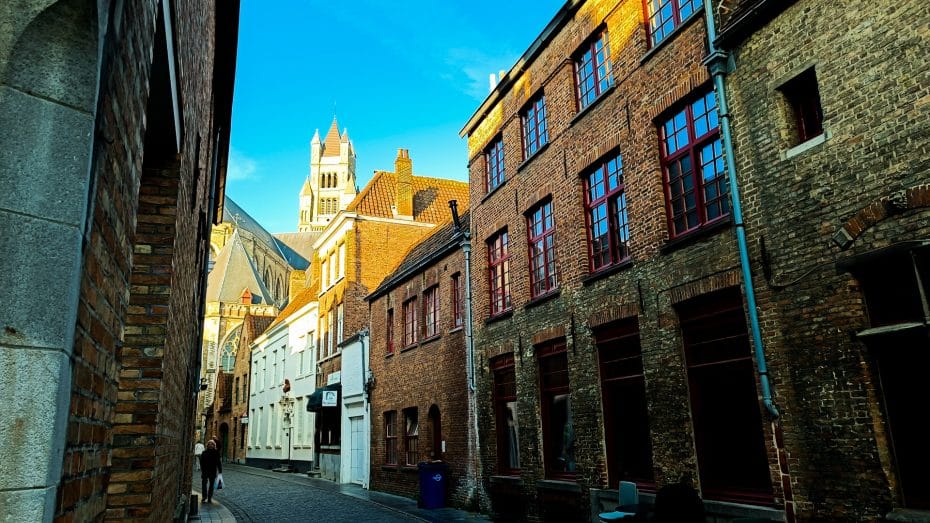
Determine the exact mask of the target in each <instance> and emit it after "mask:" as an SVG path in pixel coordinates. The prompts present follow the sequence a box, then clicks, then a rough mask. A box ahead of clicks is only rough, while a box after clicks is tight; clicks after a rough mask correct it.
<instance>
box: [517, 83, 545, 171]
mask: <svg viewBox="0 0 930 523" xmlns="http://www.w3.org/2000/svg"><path fill="white" fill-rule="evenodd" d="M520 120H521V121H522V123H523V159H524V160H525V159H527V158H529V157H530V156H533V155H534V154H536V152H537V151H539V149H541V148H542V146H543V145H546V143H547V142H549V132H548V130H547V129H546V97H545V96H543V95H542V94H540V95H539V96H538V97H537V98H536V99H534V100H533V101H531V102H530V103H529V105H527V106H526V109H524V110H523V112H522V113H521V114H520Z"/></svg>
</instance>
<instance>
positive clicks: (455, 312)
mask: <svg viewBox="0 0 930 523" xmlns="http://www.w3.org/2000/svg"><path fill="white" fill-rule="evenodd" d="M464 302H465V300H464V291H463V290H462V274H461V273H458V272H457V273H455V274H453V275H452V322H453V327H461V326H462V324H463V314H462V308H463V306H464Z"/></svg>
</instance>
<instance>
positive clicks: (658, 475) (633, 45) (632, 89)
mask: <svg viewBox="0 0 930 523" xmlns="http://www.w3.org/2000/svg"><path fill="white" fill-rule="evenodd" d="M643 20H644V4H643V2H639V1H635V0H634V1H616V0H612V1H587V2H567V3H566V4H565V6H564V7H563V8H562V10H561V11H560V12H559V13H558V14H557V15H556V18H555V19H554V20H553V22H551V23H550V25H549V26H548V27H547V28H546V30H545V31H544V33H543V34H542V35H541V36H540V37H539V39H537V41H536V42H535V43H534V44H533V46H532V47H531V48H530V50H529V51H527V53H526V54H525V55H524V57H523V58H522V59H521V60H520V61H519V65H518V66H517V67H515V68H514V69H513V70H511V71H510V72H509V73H508V74H507V75H505V76H504V77H503V78H502V80H501V83H500V84H499V85H498V86H497V87H496V88H495V89H494V90H493V91H492V94H491V95H490V97H489V98H488V100H487V101H485V103H484V104H483V105H482V106H481V107H480V108H479V109H478V111H477V112H476V114H475V115H474V116H473V117H472V119H471V120H470V121H469V123H468V124H467V125H466V127H465V129H464V130H463V134H467V135H468V142H469V161H470V173H471V177H470V181H471V198H472V201H473V202H474V203H473V205H472V239H473V241H472V243H473V246H474V267H473V270H472V288H473V298H474V308H473V313H474V322H475V327H474V330H475V346H476V351H477V355H476V357H477V361H478V364H479V367H480V370H479V373H478V384H479V395H478V409H479V420H480V425H481V441H482V450H483V452H482V454H481V459H482V465H483V469H482V470H483V480H484V483H483V485H484V487H485V488H486V489H487V492H488V494H489V496H490V497H489V501H490V508H491V509H492V510H493V511H494V512H497V513H499V514H502V515H503V516H504V517H510V518H519V519H527V520H553V521H554V520H577V519H578V518H579V514H588V513H590V512H594V513H595V514H596V512H598V511H599V510H600V508H601V507H613V506H615V505H616V497H615V496H616V491H615V490H609V491H606V490H605V489H607V488H608V485H611V486H613V485H616V482H617V480H618V479H625V476H623V475H622V474H624V472H623V471H622V469H619V468H618V470H619V473H615V474H614V476H613V477H611V475H610V474H609V470H610V468H611V465H609V464H608V455H607V452H608V451H607V450H606V447H607V444H608V443H609V442H607V441H606V436H605V430H607V428H606V426H607V425H610V424H611V423H624V420H622V419H620V420H616V419H609V418H611V417H616V416H619V413H617V412H608V413H606V414H605V410H606V409H607V407H606V406H605V404H604V398H605V394H606V395H607V396H609V395H610V394H609V393H607V392H604V390H605V389H604V388H603V386H604V385H603V384H602V382H601V379H602V378H603V375H602V372H603V371H602V370H601V369H600V368H599V365H600V364H602V363H603V361H602V358H603V356H599V347H598V345H597V343H596V340H595V334H596V333H597V332H604V331H609V330H610V329H614V328H617V326H619V325H626V324H628V323H629V321H633V320H634V319H635V322H634V324H638V331H637V332H638V343H639V346H641V361H642V368H643V377H642V378H641V379H642V380H643V383H644V388H645V390H644V395H645V401H644V404H645V408H646V411H647V412H648V436H649V439H650V440H651V444H650V445H649V446H648V447H647V448H646V449H645V451H646V452H649V451H651V454H652V457H651V467H650V468H651V473H648V474H647V476H651V477H648V478H646V479H642V478H640V479H637V481H638V483H639V487H640V490H641V491H644V492H646V493H647V495H646V496H645V498H644V499H645V500H646V501H648V500H649V499H651V498H650V496H649V495H648V492H649V491H655V489H657V488H659V487H661V486H663V485H668V484H672V483H677V482H679V481H684V482H686V483H691V484H692V485H694V486H695V487H696V488H698V489H706V487H707V485H702V484H701V481H700V477H701V471H700V470H699V466H698V461H699V456H698V451H697V450H696V444H695V431H694V424H693V411H692V408H691V404H690V399H689V388H690V387H691V384H692V381H691V378H690V376H691V374H690V373H689V368H688V366H687V365H688V363H689V362H688V361H687V360H686V357H685V351H683V348H682V347H683V343H684V339H683V335H682V328H681V326H680V316H681V315H682V314H684V311H685V310H686V309H687V308H688V307H690V306H691V304H693V303H700V302H701V301H702V300H712V299H718V298H719V297H720V296H734V297H737V298H738V297H739V293H738V290H739V288H740V285H741V281H742V280H741V277H740V273H739V257H738V252H737V248H736V242H735V240H734V237H733V233H732V229H731V228H730V225H731V221H730V219H729V218H728V217H727V218H723V219H720V220H718V221H716V222H712V223H710V224H709V225H707V226H701V227H698V228H697V229H696V230H695V231H694V232H690V233H688V234H682V235H680V236H678V237H676V238H674V239H670V232H669V229H670V221H671V220H670V218H669V216H668V212H667V210H666V201H667V198H666V192H665V185H666V184H665V183H664V182H663V179H664V177H665V176H666V171H665V170H664V169H663V166H662V165H661V163H660V158H661V155H662V149H661V147H660V144H661V141H660V138H659V127H660V122H662V121H663V120H664V119H666V118H668V117H669V116H670V115H672V114H674V113H675V112H677V111H678V110H680V109H682V108H683V107H685V106H686V105H687V104H688V103H690V102H693V101H694V100H695V99H696V97H697V96H698V95H701V94H703V93H707V92H709V91H710V90H711V84H710V76H709V74H708V72H707V69H706V67H705V66H704V65H702V63H701V62H702V59H703V58H704V56H705V55H706V53H707V43H706V42H707V40H706V34H705V27H704V20H703V17H702V16H701V13H700V12H697V13H695V14H692V15H691V16H689V17H685V18H684V20H683V21H682V22H681V23H680V24H678V25H677V27H676V30H675V31H674V32H672V33H671V34H669V35H668V36H666V38H665V39H664V40H662V41H661V42H660V43H659V44H657V45H650V44H649V40H648V31H647V28H646V27H644V24H643ZM603 29H606V34H607V36H608V47H609V56H610V65H611V72H610V74H611V75H612V78H613V86H611V87H610V88H608V89H605V90H604V92H603V93H602V94H600V96H599V97H598V98H597V99H596V100H594V101H593V102H592V103H591V104H590V105H589V106H587V107H585V108H584V109H583V110H581V111H579V109H578V107H579V106H578V102H577V101H576V93H577V91H576V89H577V86H576V80H575V78H576V76H575V75H576V71H575V67H574V65H573V61H574V59H576V58H577V57H578V56H579V53H580V52H582V51H583V50H584V49H585V48H586V47H585V46H590V45H591V43H592V42H593V41H594V40H595V39H596V37H597V36H598V35H599V34H600V31H601V30H603ZM539 94H543V95H544V96H545V109H546V115H545V118H546V122H547V124H548V145H546V146H545V147H543V148H542V149H541V150H539V151H538V152H536V153H535V154H534V155H530V157H529V158H528V159H524V154H523V149H522V148H523V140H522V138H523V129H522V122H521V114H525V109H526V107H527V104H528V102H530V101H532V100H534V99H536V97H537V96H538V95H539ZM497 137H501V139H502V141H503V148H504V165H505V177H506V181H505V182H504V183H503V184H502V185H501V186H499V187H497V188H496V189H495V190H493V191H491V192H490V194H489V193H488V192H487V190H486V189H485V187H486V180H485V177H486V168H487V160H486V156H485V154H483V153H484V152H485V151H486V150H487V147H488V144H489V143H491V142H492V141H493V140H495V139H496V138H497ZM618 153H619V154H621V155H622V163H623V173H622V174H623V182H622V183H624V184H625V194H626V205H627V216H628V217H629V241H628V244H627V245H628V248H629V260H628V261H624V262H622V263H616V264H614V265H613V266H612V267H609V268H608V269H607V270H603V271H600V272H596V273H595V272H592V270H591V268H590V265H589V259H590V258H589V257H590V254H589V241H588V231H587V230H586V229H587V228H588V224H587V221H586V220H587V218H586V211H585V201H586V200H585V186H584V179H583V178H584V176H586V175H587V174H588V173H590V172H592V170H593V169H594V168H596V167H597V166H598V165H599V164H600V162H604V161H606V160H607V159H609V158H612V157H614V156H616V155H617V154H618ZM546 201H551V205H552V213H553V219H554V224H555V225H554V227H555V229H554V230H555V232H554V234H555V258H556V267H557V271H556V272H557V277H558V285H557V290H556V291H554V292H552V293H549V294H546V295H544V296H543V297H542V298H537V299H531V289H530V276H529V272H530V268H529V260H528V256H527V252H528V249H529V245H528V237H527V216H525V213H527V212H528V211H530V210H531V209H533V208H534V207H535V206H537V205H538V204H540V203H543V202H546ZM502 230H506V231H507V232H508V234H509V250H510V258H509V273H510V281H511V283H510V287H511V288H510V293H511V296H512V308H511V309H509V310H506V311H505V312H504V313H503V314H500V315H497V316H495V317H493V318H491V310H490V303H491V296H490V291H489V279H488V260H489V258H488V257H489V253H488V245H487V243H486V242H487V241H489V240H490V239H492V238H493V237H494V235H495V234H497V233H499V232H500V231H502ZM737 307H742V308H743V309H737V310H744V307H745V305H744V304H742V303H738V304H737ZM624 320H627V321H624ZM740 329H742V330H741V334H740V335H739V336H740V338H741V339H743V340H745V341H744V342H743V344H742V345H741V346H740V348H741V351H742V352H741V353H740V354H741V357H744V358H745V360H746V366H745V367H744V369H743V370H744V373H743V374H741V377H742V378H743V379H744V381H742V382H740V383H741V384H743V385H745V387H744V388H743V389H740V390H741V393H742V396H741V397H742V399H743V400H744V401H743V404H744V405H745V404H746V402H748V403H749V404H750V406H749V409H748V414H749V417H748V419H750V420H751V419H752V418H753V417H757V418H758V419H760V421H759V422H758V423H755V424H753V425H752V426H751V427H748V428H745V429H746V430H747V431H748V432H749V433H750V436H751V439H753V440H754V444H757V445H758V447H757V448H758V449H759V452H760V454H759V455H758V457H759V459H761V460H762V465H761V467H757V468H756V470H755V471H754V472H755V474H756V477H757V479H758V476H759V475H761V477H762V479H761V483H763V484H766V485H763V486H762V487H761V488H760V489H758V490H759V491H761V492H756V493H754V494H753V495H758V498H756V501H753V502H752V503H756V504H757V505H758V507H759V508H747V509H746V512H745V513H744V515H750V514H753V515H757V516H761V517H774V518H780V517H783V514H782V512H780V511H779V510H773V509H772V508H764V507H766V506H767V507H774V508H776V509H778V508H780V507H781V504H782V501H783V493H782V486H781V482H780V481H778V478H779V472H780V470H779V463H778V458H777V457H776V452H777V449H776V445H775V437H774V433H773V428H772V425H771V423H769V422H767V421H763V420H767V419H768V418H767V417H766V416H765V414H764V413H763V408H762V405H761V402H758V401H756V400H757V398H756V395H754V394H753V392H754V391H753V389H752V385H751V384H752V383H753V378H754V374H753V373H752V371H751V360H750V347H749V344H748V339H747V338H746V330H745V327H740ZM559 347H564V354H565V356H564V357H565V358H566V359H567V369H568V378H567V381H568V387H569V389H570V392H569V394H570V404H571V407H570V409H571V414H570V419H571V420H572V421H571V423H569V425H570V427H571V429H572V431H573V435H574V436H573V437H574V456H573V459H574V461H575V463H574V464H573V466H574V471H573V472H571V473H564V474H553V473H547V471H546V463H545V458H544V455H545V452H546V450H547V449H546V445H547V444H548V443H547V441H549V439H552V438H553V436H551V435H550V436H546V435H545V434H544V432H545V428H544V423H546V420H545V415H544V412H543V411H542V408H541V406H540V405H541V403H543V402H544V400H545V398H544V397H543V394H542V392H541V390H540V384H541V382H542V380H543V377H542V376H540V368H541V365H543V363H541V358H542V356H541V355H545V354H548V353H547V352H540V351H547V350H555V351H558V350H559ZM603 354H608V353H603ZM502 358H512V360H513V367H514V371H515V376H516V401H517V413H518V416H519V420H518V421H519V422H518V425H519V465H520V468H519V470H518V471H516V472H511V471H505V472H502V471H501V465H499V456H498V454H499V449H498V448H497V434H498V427H497V426H496V425H497V421H496V420H497V417H496V416H497V412H498V411H497V410H496V407H495V403H494V397H495V396H494V393H493V389H494V386H495V382H494V379H495V378H494V372H493V367H494V366H495V365H496V364H497V362H499V361H503V360H502ZM776 372H777V371H776ZM611 399H613V398H611ZM718 408H720V407H719V406H718ZM763 449H764V450H763ZM765 455H767V460H768V466H767V467H766V465H765ZM767 484H771V487H768V486H767ZM735 487H736V490H737V493H735V494H734V493H731V492H726V493H722V494H710V493H708V492H704V493H703V494H704V498H705V500H707V504H706V506H707V508H708V511H709V512H714V511H715V510H716V509H715V508H714V504H713V500H714V499H718V500H732V499H733V497H734V496H736V497H738V496H743V498H741V499H744V502H745V499H748V498H749V497H750V495H749V494H747V493H742V492H741V491H740V488H741V487H742V486H741V485H736V486H735ZM614 488H615V487H614ZM747 488H748V486H747Z"/></svg>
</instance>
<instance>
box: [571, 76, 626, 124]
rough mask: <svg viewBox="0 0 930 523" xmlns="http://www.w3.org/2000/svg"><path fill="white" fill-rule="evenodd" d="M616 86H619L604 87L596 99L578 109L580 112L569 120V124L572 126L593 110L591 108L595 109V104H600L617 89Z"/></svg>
mask: <svg viewBox="0 0 930 523" xmlns="http://www.w3.org/2000/svg"><path fill="white" fill-rule="evenodd" d="M616 88H617V84H612V85H611V86H610V87H608V88H607V89H604V91H603V92H601V94H599V95H597V98H595V99H594V100H591V103H589V104H588V105H587V106H585V108H584V109H582V110H580V111H578V114H576V115H575V116H574V118H572V119H571V120H569V122H568V126H569V127H571V126H573V125H575V122H577V121H578V120H580V119H581V118H582V117H583V116H584V115H586V114H588V112H589V111H591V109H593V108H594V106H596V105H600V104H601V100H603V99H604V98H607V95H609V94H610V93H612V92H613V90H614V89H616Z"/></svg>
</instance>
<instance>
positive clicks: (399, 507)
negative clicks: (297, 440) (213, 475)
mask: <svg viewBox="0 0 930 523" xmlns="http://www.w3.org/2000/svg"><path fill="white" fill-rule="evenodd" d="M225 467H229V468H230V469H231V470H235V471H236V472H240V473H243V474H252V475H255V476H262V477H267V478H271V479H277V480H281V481H287V482H290V483H299V484H302V485H306V486H308V487H312V488H317V489H320V490H325V491H328V492H336V493H339V494H343V495H346V496H351V497H353V498H357V499H362V500H365V501H369V502H371V503H376V504H378V505H381V506H383V507H386V508H389V509H392V510H395V511H398V512H403V513H405V514H407V515H410V516H413V517H415V518H417V519H419V520H421V521H430V522H447V521H469V522H470V521H491V520H490V519H489V518H488V517H487V516H485V515H484V514H478V513H474V512H468V511H465V510H458V509H454V508H441V509H433V510H427V509H423V508H419V507H417V502H416V501H415V500H412V499H410V498H405V497H403V496H395V495H393V494H387V493H384V492H378V491H372V490H365V489H363V488H362V487H360V486H359V485H355V484H338V483H333V482H332V481H328V480H325V479H319V478H308V477H307V475H306V474H293V473H291V474H289V473H282V472H272V471H270V470H266V469H260V468H255V467H248V466H245V465H233V464H227V465H225V466H224V468H225Z"/></svg>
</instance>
